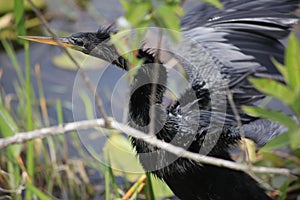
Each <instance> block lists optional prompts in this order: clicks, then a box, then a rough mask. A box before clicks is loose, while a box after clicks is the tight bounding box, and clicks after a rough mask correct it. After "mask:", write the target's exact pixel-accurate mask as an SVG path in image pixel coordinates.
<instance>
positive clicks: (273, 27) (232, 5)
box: [182, 0, 300, 123]
mask: <svg viewBox="0 0 300 200" xmlns="http://www.w3.org/2000/svg"><path fill="white" fill-rule="evenodd" d="M221 2H222V3H223V5H224V9H223V10H219V9H217V8H215V7H213V6H211V5H208V4H201V5H199V6H198V7H196V8H194V9H193V10H192V11H191V12H188V14H187V15H186V16H185V17H184V18H183V19H182V30H183V33H184V36H185V38H190V39H191V40H193V41H195V42H196V43H197V45H199V46H200V47H201V48H199V47H198V48H194V49H193V48H192V47H191V49H190V52H193V54H194V55H197V52H196V51H201V52H200V53H199V58H198V59H199V62H203V58H201V56H200V55H202V54H203V51H205V52H206V54H207V55H209V56H210V57H211V59H210V60H212V61H213V63H214V65H215V66H217V68H218V70H219V73H220V74H221V75H222V76H223V77H226V79H227V80H228V87H229V89H230V91H231V93H232V95H233V99H234V102H235V104H236V106H237V108H238V112H239V114H240V115H241V120H242V122H243V123H249V122H250V121H253V118H252V117H250V116H248V115H246V114H245V113H243V111H242V110H241V109H240V106H242V105H255V104H257V103H258V102H259V101H260V100H261V99H263V98H264V97H265V96H264V95H263V94H261V93H260V92H258V91H257V90H256V89H255V88H254V87H253V86H252V85H251V84H250V83H249V82H248V80H247V78H248V77H249V76H253V77H266V78H272V79H276V80H279V81H282V82H283V79H282V76H281V75H280V73H279V72H278V70H277V69H276V67H275V66H274V65H273V63H272V61H271V58H272V57H274V58H275V59H276V60H277V61H279V62H283V60H284V57H283V56H284V46H283V45H282V44H281V42H280V39H282V38H284V37H285V36H287V35H288V34H289V32H290V30H291V28H292V26H293V25H294V24H295V23H297V21H298V18H297V17H296V16H295V15H294V12H295V10H296V9H297V8H298V5H299V2H300V0H226V1H225V0H223V1H221ZM190 52H189V53H190ZM205 62H207V63H208V64H209V62H210V61H208V60H206V61H205ZM210 64H211V63H210ZM208 66H209V65H208ZM195 70H197V68H194V69H193V70H191V71H189V72H188V74H189V76H190V78H191V77H192V79H194V80H196V79H197V75H195V74H197V72H196V71H195ZM207 74H208V75H209V73H207ZM209 76H214V73H211V74H210V75H209ZM226 114H227V118H228V119H229V118H230V119H233V118H234V117H233V111H232V109H231V107H230V106H229V105H228V108H227V113H226ZM229 121H230V123H232V120H229Z"/></svg>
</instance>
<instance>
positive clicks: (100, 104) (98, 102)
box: [27, 0, 109, 123]
mask: <svg viewBox="0 0 300 200" xmlns="http://www.w3.org/2000/svg"><path fill="white" fill-rule="evenodd" d="M27 1H28V2H29V4H30V5H31V6H32V9H33V11H34V12H35V14H36V15H37V17H38V18H39V20H40V21H41V23H42V25H43V26H44V27H45V28H46V30H47V31H48V33H50V35H51V36H52V37H53V39H54V40H55V42H57V43H58V45H59V47H60V48H61V50H62V51H63V52H64V53H65V54H66V55H67V56H68V57H69V58H70V59H71V61H72V62H73V63H74V64H75V66H76V68H77V70H78V72H79V74H80V76H81V77H82V79H83V81H84V83H85V84H86V86H87V88H88V89H89V90H90V92H91V93H92V94H93V93H94V92H95V101H96V106H97V108H98V110H99V112H100V113H101V115H102V117H103V119H104V120H105V123H108V122H109V121H108V117H107V114H106V112H105V110H104V108H103V102H102V100H101V98H100V96H99V95H98V94H97V92H96V89H95V87H94V86H93V84H92V83H91V81H90V79H89V78H88V76H87V75H86V74H85V73H84V71H83V70H82V69H81V67H80V65H79V64H78V62H77V61H76V60H75V59H74V58H73V56H72V55H71V54H70V53H69V51H68V50H67V49H66V48H65V47H64V46H63V44H62V43H61V41H60V40H59V38H58V37H57V35H56V34H55V33H54V32H53V31H52V30H51V28H50V27H49V25H48V23H47V22H46V20H45V19H44V17H43V15H42V14H41V12H40V11H39V10H38V8H37V7H36V6H35V5H34V3H33V2H32V0H27Z"/></svg>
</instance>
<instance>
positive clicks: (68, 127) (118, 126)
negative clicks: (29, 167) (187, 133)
mask: <svg viewBox="0 0 300 200" xmlns="http://www.w3.org/2000/svg"><path fill="white" fill-rule="evenodd" d="M95 127H102V128H111V129H115V130H119V131H122V132H124V133H126V134H127V135H128V136H131V137H134V138H137V139H141V140H143V141H145V142H147V143H148V144H150V145H153V146H157V147H158V148H160V149H162V150H165V151H167V152H170V153H172V154H174V155H177V156H178V157H184V158H187V159H191V160H194V161H197V162H200V163H203V164H209V165H214V166H218V167H225V168H229V169H233V170H237V171H244V172H249V171H252V172H256V173H271V174H280V175H285V176H292V177H294V176H295V175H296V176H298V175H300V172H299V171H296V170H289V169H286V168H271V167H255V166H249V165H243V164H238V163H235V162H232V161H228V160H223V159H219V158H214V157H210V156H205V155H200V154H197V153H192V152H189V151H186V150H185V149H183V148H181V147H177V146H174V145H172V144H170V143H166V142H163V141H162V140H159V139H157V138H155V137H149V135H148V134H146V133H143V132H141V131H139V130H136V129H134V128H131V127H130V126H128V125H125V124H122V123H119V122H117V121H115V120H113V119H109V123H105V120H104V119H94V120H85V121H79V122H72V123H66V124H61V125H58V126H52V127H48V128H43V129H39V130H34V131H29V132H22V133H17V134H15V135H14V136H11V137H7V138H4V139H0V149H2V148H4V147H7V146H9V145H12V144H17V143H23V142H26V141H29V140H32V139H36V138H44V137H46V136H54V135H59V134H62V133H66V132H70V131H75V130H79V129H88V128H95Z"/></svg>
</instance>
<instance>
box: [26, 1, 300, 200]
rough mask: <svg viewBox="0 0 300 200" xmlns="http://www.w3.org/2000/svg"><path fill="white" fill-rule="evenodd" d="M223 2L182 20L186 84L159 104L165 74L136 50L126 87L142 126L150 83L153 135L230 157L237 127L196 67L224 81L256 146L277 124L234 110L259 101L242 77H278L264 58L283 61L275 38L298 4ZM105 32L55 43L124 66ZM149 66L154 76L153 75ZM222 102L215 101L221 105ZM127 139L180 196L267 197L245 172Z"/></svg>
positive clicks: (132, 119)
mask: <svg viewBox="0 0 300 200" xmlns="http://www.w3.org/2000/svg"><path fill="white" fill-rule="evenodd" d="M222 3H223V5H224V9H222V10H219V9H217V8H215V7H213V6H211V5H208V4H200V5H199V6H197V7H195V8H194V9H193V10H191V11H190V12H189V13H188V14H187V15H186V16H185V17H184V18H183V19H182V23H181V25H182V33H183V36H184V37H185V38H191V39H192V40H193V41H194V43H191V44H187V45H186V46H188V45H190V46H189V47H190V48H188V47H187V50H186V51H185V50H183V51H184V52H183V53H184V55H183V56H182V57H184V59H187V60H189V59H191V60H192V61H193V62H194V63H193V64H195V63H196V64H195V65H194V66H191V65H190V64H188V62H185V61H183V60H182V59H181V58H179V57H177V58H178V60H180V61H182V65H183V68H184V69H185V71H186V73H187V75H188V77H189V86H188V87H187V88H186V90H185V92H184V93H183V94H182V95H181V97H180V98H179V99H177V100H176V101H175V102H174V103H173V104H172V105H164V106H161V105H162V104H163V97H164V93H165V91H166V81H167V74H168V72H167V69H166V68H165V66H164V64H163V63H162V62H161V61H159V60H158V59H156V56H154V53H153V50H149V49H143V48H141V49H140V50H139V51H138V53H137V57H138V58H142V59H144V63H143V64H142V66H141V67H140V68H139V70H138V72H137V74H136V75H135V78H134V80H133V82H132V85H131V89H132V93H131V96H130V101H129V112H130V113H129V124H130V125H131V126H133V127H135V128H137V129H140V130H143V131H145V132H148V131H149V129H148V125H149V124H150V121H151V119H150V118H151V117H150V116H151V115H150V113H149V112H150V108H151V101H150V97H153V95H152V96H151V93H152V89H153V88H155V87H153V85H155V86H156V90H155V94H154V99H153V103H154V105H155V110H156V112H155V120H154V121H155V122H154V125H155V127H160V128H156V129H157V133H156V137H157V138H159V139H161V140H164V141H165V142H172V143H175V144H176V145H179V146H181V147H184V148H186V149H187V150H189V151H192V152H199V151H201V148H203V147H204V144H205V145H207V144H208V143H209V142H212V143H215V144H214V147H213V148H212V149H211V150H210V151H209V152H207V153H208V155H210V156H214V157H217V158H222V159H226V160H231V157H230V154H229V149H230V147H231V146H233V145H236V144H237V143H238V142H239V141H240V138H241V136H240V129H239V127H238V124H237V122H236V120H235V116H234V113H233V110H232V108H231V106H230V105H229V104H228V103H227V102H228V97H227V96H225V97H224V98H223V99H220V100H219V101H224V102H225V105H226V106H227V108H226V109H225V112H224V113H221V112H219V111H218V109H216V108H214V105H212V101H213V99H212V98H213V97H214V95H215V94H217V93H218V91H219V90H218V89H211V88H209V87H212V86H213V85H214V79H217V78H216V77H217V75H216V74H213V73H207V74H206V75H205V76H208V77H205V78H203V74H201V72H203V71H205V70H210V69H212V68H214V69H217V70H218V73H219V75H220V76H221V79H224V80H225V79H226V80H227V81H228V83H227V87H228V88H229V89H230V92H231V94H232V97H233V101H234V103H235V105H236V108H237V110H238V112H239V115H240V118H241V119H240V120H241V122H242V124H243V127H242V128H244V133H245V136H246V137H248V138H250V139H252V140H254V141H255V142H256V143H257V144H258V145H259V146H262V145H264V144H265V143H266V142H267V141H268V140H269V139H270V138H272V137H273V136H274V135H277V134H280V133H281V132H282V131H284V129H285V128H284V127H282V126H280V125H278V124H276V123H273V122H270V121H268V120H264V119H258V118H255V117H250V116H248V115H247V114H245V113H244V112H243V111H242V110H241V106H242V105H256V104H257V103H258V102H259V101H261V100H262V99H263V98H265V96H264V95H263V94H261V93H260V92H258V91H257V90H255V89H254V87H253V86H252V85H251V84H250V83H249V82H248V80H247V78H248V77H250V76H252V77H268V78H274V79H277V80H281V81H283V80H282V77H281V75H280V73H279V72H278V71H277V69H276V68H275V67H274V65H273V64H272V62H271V60H270V58H271V57H274V58H275V59H276V60H278V61H279V62H282V61H283V51H284V47H283V45H282V44H281V43H280V42H279V40H280V39H282V38H284V37H285V36H287V35H288V33H289V32H290V29H291V28H292V25H293V24H295V23H296V22H297V20H298V19H297V17H296V16H295V15H294V14H293V12H294V11H295V10H296V9H297V8H298V4H299V0H224V1H222ZM111 33H115V30H113V28H105V27H100V29H99V30H98V31H97V32H81V33H75V34H73V35H71V36H69V37H65V38H61V41H62V43H63V44H64V45H65V46H66V47H70V48H73V49H76V50H79V51H81V52H83V53H86V54H90V55H92V56H95V57H98V58H100V59H104V60H106V61H108V62H111V63H112V64H114V65H116V66H118V67H121V68H122V69H125V70H128V69H129V66H128V61H127V60H126V59H125V58H124V57H122V55H119V54H118V52H117V50H116V48H115V47H114V45H112V44H111V43H109V42H107V41H108V39H109V38H110V34H111ZM25 39H29V40H33V41H37V42H42V43H48V44H54V45H55V44H56V42H55V41H54V40H53V39H51V38H46V37H35V36H31V37H30V36H28V37H25ZM174 56H175V57H176V55H174ZM153 63H155V64H154V65H153ZM149 64H152V65H149ZM203 69H205V70H203ZM156 71H157V72H158V73H157V77H156V78H154V75H155V74H156ZM144 83H146V84H144ZM225 94H226V93H225ZM190 96H195V97H196V101H193V102H191V101H190V98H189V97H190ZM224 102H221V103H220V105H224ZM217 107H218V106H217ZM212 115H215V116H217V117H215V118H216V119H214V120H215V121H214V124H215V125H216V124H218V116H221V117H220V118H222V116H223V117H224V121H223V122H222V124H221V125H220V127H218V126H215V127H210V126H211V119H212ZM220 122H221V120H220ZM210 128H212V129H210ZM214 128H216V129H219V130H221V134H220V135H219V137H218V138H215V141H213V140H214V137H211V136H210V134H213V133H214V131H213V130H214ZM205 140H207V141H205ZM132 144H133V145H134V146H135V148H136V151H137V152H138V155H139V158H140V161H141V163H142V165H143V167H144V168H145V170H149V171H151V172H152V173H154V174H155V175H156V176H157V177H158V178H160V179H162V180H164V181H165V182H166V183H167V184H168V185H169V187H170V188H171V189H172V190H173V192H174V193H175V194H176V195H177V196H178V197H179V198H181V199H185V200H194V199H202V200H203V199H208V200H211V199H215V200H216V199H226V200H229V199H230V200H234V199H236V200H242V199H249V200H250V199H251V200H253V199H257V200H263V199H271V198H270V197H269V196H267V195H266V194H265V191H264V190H263V189H262V188H260V187H259V186H258V184H257V182H256V181H255V180H254V179H253V178H251V177H250V176H249V175H248V174H246V173H244V172H240V171H234V170H231V169H227V168H222V167H216V166H212V165H206V164H205V165H201V164H199V163H197V162H194V161H192V160H189V159H185V158H175V157H174V156H173V155H172V154H170V153H167V152H165V151H160V150H159V149H158V148H157V147H154V146H151V145H149V144H147V143H145V142H143V141H141V140H138V139H135V138H132ZM172 159H173V160H172ZM169 161H172V162H169Z"/></svg>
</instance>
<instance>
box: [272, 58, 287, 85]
mask: <svg viewBox="0 0 300 200" xmlns="http://www.w3.org/2000/svg"><path fill="white" fill-rule="evenodd" d="M271 60H272V62H273V64H274V65H275V67H276V68H277V69H278V71H279V72H280V73H281V74H282V76H283V77H284V80H287V79H288V76H287V71H286V67H285V66H283V65H282V64H281V63H279V62H278V61H277V60H275V58H273V57H272V58H271Z"/></svg>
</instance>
